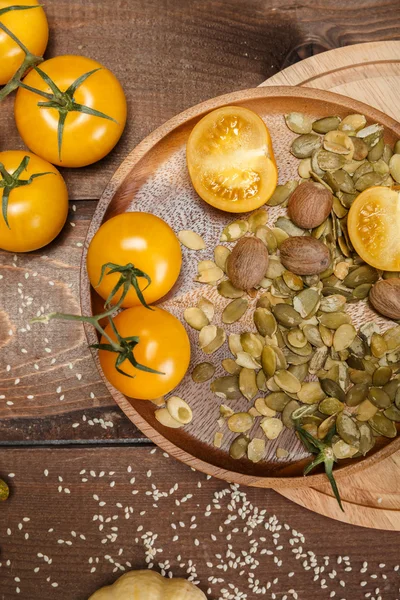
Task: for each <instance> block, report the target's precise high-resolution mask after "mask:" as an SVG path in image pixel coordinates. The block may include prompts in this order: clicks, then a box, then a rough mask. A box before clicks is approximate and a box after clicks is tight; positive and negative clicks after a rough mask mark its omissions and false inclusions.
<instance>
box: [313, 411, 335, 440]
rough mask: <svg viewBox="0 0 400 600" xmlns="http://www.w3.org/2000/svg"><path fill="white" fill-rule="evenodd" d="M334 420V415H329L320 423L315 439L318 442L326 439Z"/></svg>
mask: <svg viewBox="0 0 400 600" xmlns="http://www.w3.org/2000/svg"><path fill="white" fill-rule="evenodd" d="M336 419H337V416H336V415H331V416H330V417H328V418H327V419H325V420H324V421H322V423H321V424H320V425H319V426H318V429H317V437H318V439H319V440H323V439H324V438H326V436H327V435H328V433H329V432H330V431H331V429H332V427H333V426H334V425H335V423H336Z"/></svg>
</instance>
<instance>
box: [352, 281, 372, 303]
mask: <svg viewBox="0 0 400 600" xmlns="http://www.w3.org/2000/svg"><path fill="white" fill-rule="evenodd" d="M371 287H372V283H361V284H360V285H358V286H357V287H355V288H354V290H353V297H354V298H357V300H364V299H365V298H367V296H368V294H369V292H370V289H371Z"/></svg>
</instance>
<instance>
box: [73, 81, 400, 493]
mask: <svg viewBox="0 0 400 600" xmlns="http://www.w3.org/2000/svg"><path fill="white" fill-rule="evenodd" d="M226 105H233V106H234V105H240V106H244V107H246V108H249V109H251V110H253V111H255V112H256V113H257V114H258V115H260V116H261V117H262V118H263V119H264V121H265V122H266V124H267V126H268V128H269V131H270V134H271V138H272V140H273V144H274V152H275V155H276V157H277V165H278V170H279V181H280V182H281V183H283V182H285V181H288V180H291V179H293V178H296V177H297V176H298V171H297V169H298V161H297V160H296V159H295V158H294V157H293V156H292V155H291V154H290V152H289V147H290V143H291V139H294V138H295V134H293V133H291V132H290V131H289V129H288V128H286V126H285V125H284V115H285V114H287V113H290V112H292V111H300V112H305V113H307V114H308V115H310V116H311V117H312V118H313V119H317V118H321V117H326V116H329V115H332V114H337V115H339V116H340V117H341V118H343V117H344V116H346V115H348V114H351V113H361V114H364V115H365V116H366V118H367V122H368V123H380V124H382V125H383V126H384V127H385V141H386V143H388V144H390V145H391V146H392V145H393V144H394V143H395V141H397V139H398V138H399V137H400V125H399V123H397V122H396V121H394V120H393V119H392V118H390V117H388V116H387V115H385V114H384V113H382V112H379V111H377V110H375V109H373V108H371V107H369V106H367V105H366V104H362V103H360V102H357V101H355V100H351V99H349V98H346V97H345V96H338V95H335V94H330V93H327V92H325V91H320V90H310V89H308V88H295V87H292V88H290V87H284V86H283V87H267V88H265V87H260V88H258V89H250V90H244V91H240V92H234V93H232V94H226V95H224V96H220V97H217V98H213V99H211V100H208V101H207V102H203V103H201V104H199V105H197V106H195V107H193V108H191V109H188V110H187V111H184V112H183V113H181V114H180V115H177V116H176V117H174V118H173V119H171V120H170V121H168V122H167V123H165V124H164V125H162V126H161V127H159V128H158V129H156V130H155V131H154V132H153V133H152V134H151V135H150V136H148V137H147V138H146V139H145V140H143V142H141V144H139V145H138V146H137V147H136V148H135V149H134V150H133V151H132V153H131V154H130V155H129V156H128V157H127V159H126V160H125V161H124V162H123V163H122V165H121V167H120V168H119V169H118V171H117V172H116V173H115V175H114V177H113V179H112V181H111V182H110V184H109V185H108V186H107V188H106V189H105V191H104V194H103V196H102V198H101V199H100V202H99V204H98V206H97V208H96V212H95V214H94V216H93V220H92V223H91V226H90V228H89V231H88V236H87V238H86V241H85V249H86V248H87V247H88V245H89V243H90V241H91V239H92V238H93V236H94V235H95V233H96V232H97V231H98V228H99V227H100V226H101V224H102V223H103V222H105V221H107V220H108V219H109V218H111V217H113V216H115V215H118V214H122V213H124V212H126V211H132V210H138V211H144V212H151V213H153V214H155V215H156V216H158V217H161V218H162V219H164V220H165V221H166V222H167V223H168V224H169V225H170V226H171V227H172V228H173V229H174V230H175V232H178V231H180V230H182V229H189V230H192V231H195V232H196V233H198V234H199V235H201V236H202V238H203V240H204V242H205V245H206V249H205V250H204V251H201V252H198V253H194V252H193V251H191V250H187V249H186V248H183V261H182V269H181V273H180V276H179V279H178V281H177V283H176V284H175V286H174V288H173V289H172V290H171V291H170V292H169V294H168V295H167V297H166V298H165V300H164V301H163V302H162V303H161V304H160V306H161V307H162V308H165V309H166V310H168V311H169V312H171V313H172V314H174V315H175V316H177V317H178V319H179V320H180V321H182V322H184V318H183V313H184V309H186V308H188V307H190V306H196V305H197V302H198V300H199V299H200V296H201V295H205V296H206V297H207V298H208V299H209V300H211V301H212V302H213V303H214V306H215V309H216V310H215V313H216V317H215V319H214V320H213V323H214V324H215V325H217V326H223V328H224V330H225V331H226V333H227V335H229V334H231V333H243V332H245V331H249V330H253V329H254V321H253V317H252V315H253V310H254V308H255V305H256V300H257V298H254V299H253V300H252V302H253V305H252V306H251V307H250V310H248V311H247V312H246V314H245V315H244V316H243V318H241V319H240V320H239V321H238V322H237V323H235V324H233V325H232V326H231V327H227V326H226V325H225V324H224V323H223V322H222V321H221V314H222V311H223V309H224V308H225V306H226V305H227V301H226V300H225V299H224V298H222V297H221V296H220V295H219V294H218V293H217V292H216V290H215V288H213V287H211V288H210V287H209V286H204V285H202V284H199V283H196V282H195V277H196V273H197V263H198V260H209V259H212V258H213V252H214V248H215V246H216V245H217V244H218V243H219V240H220V235H221V232H222V230H223V229H224V227H225V226H226V225H227V224H229V223H230V222H231V221H232V215H231V214H230V213H223V212H222V211H218V210H216V209H213V208H211V207H209V206H208V205H207V204H206V203H204V202H203V201H201V200H200V199H199V197H198V196H197V194H196V192H195V191H194V189H193V186H192V183H191V181H190V178H189V176H188V173H187V168H186V144H187V140H188V137H189V135H190V133H191V131H192V130H193V127H194V126H195V124H196V123H197V122H198V121H199V120H200V119H201V118H202V117H203V116H204V115H205V114H207V113H208V112H209V111H211V110H213V109H216V108H219V107H221V106H226ZM282 214H286V209H283V208H281V207H279V206H278V207H269V208H268V219H269V222H270V223H274V222H275V220H276V218H277V217H278V216H280V215H282ZM232 247H233V244H231V248H232ZM84 257H85V252H84ZM260 294H261V292H260ZM81 297H82V306H83V310H84V312H85V314H89V313H90V311H91V305H92V302H93V294H92V291H91V288H90V285H89V280H88V276H87V272H86V269H85V268H83V269H82V273H81ZM349 310H350V312H351V314H352V318H353V321H354V324H355V325H356V326H360V325H361V324H363V323H365V322H366V321H369V320H375V321H377V323H378V324H379V326H380V327H382V331H384V330H385V329H387V328H388V327H390V326H391V325H392V322H391V321H389V320H387V319H384V318H382V317H379V316H378V315H377V314H376V313H375V312H374V311H372V310H371V309H370V308H369V307H368V306H367V305H366V304H365V303H358V304H357V305H354V307H352V308H351V309H350V308H349ZM185 326H186V330H187V333H188V336H189V339H190V342H191V353H192V355H191V364H190V366H189V370H188V372H187V373H186V376H185V378H184V379H183V380H182V382H181V383H180V384H179V385H178V386H177V387H176V388H175V389H174V391H173V393H174V394H177V395H178V396H180V397H182V398H184V399H185V400H186V401H188V402H189V404H190V406H191V408H192V410H193V421H192V422H191V424H189V425H187V426H186V427H184V428H182V429H171V428H167V427H164V426H163V425H161V424H160V423H159V422H158V421H157V420H156V418H155V414H154V412H155V407H154V405H152V404H150V403H148V402H143V401H142V400H135V399H132V398H128V397H126V396H124V395H123V394H122V393H120V392H119V391H117V390H116V389H114V388H113V387H112V386H111V385H110V384H109V383H108V382H107V381H106V380H105V383H106V385H107V386H108V388H109V390H110V392H111V394H112V395H113V397H114V399H115V401H116V402H117V404H118V405H119V406H120V408H122V410H123V411H124V412H125V414H126V415H127V416H128V417H129V418H130V419H131V420H132V422H133V423H135V425H137V427H138V428H139V429H140V430H141V431H143V432H144V433H145V435H147V436H148V437H149V438H150V439H151V440H152V441H153V442H155V443H156V444H157V445H159V446H161V448H163V449H164V450H166V451H167V452H168V453H169V454H172V455H173V456H174V457H175V458H178V459H179V460H182V461H183V462H185V463H186V464H189V465H191V466H192V467H194V468H196V469H198V470H200V471H203V472H205V473H207V474H209V475H213V476H215V477H220V478H222V479H225V480H227V481H233V482H236V483H241V484H245V485H252V486H253V485H254V486H260V487H275V488H277V487H280V486H283V487H288V486H301V485H305V479H304V477H303V469H304V463H303V462H302V461H303V460H304V459H305V457H306V454H305V452H304V447H303V445H302V444H301V443H300V441H299V440H298V438H297V437H296V436H295V434H294V432H293V431H290V430H288V429H285V430H284V431H283V433H282V434H281V435H280V436H279V438H278V439H277V440H276V441H275V442H269V443H268V444H267V447H266V453H265V456H264V457H263V460H262V461H260V462H258V463H256V464H254V463H252V462H251V461H249V460H247V459H242V460H240V461H238V460H235V459H233V458H231V457H230V455H229V446H230V444H231V442H232V441H233V439H234V438H235V435H234V434H233V433H232V432H230V431H229V430H228V429H227V428H226V427H223V428H222V431H223V434H224V440H223V443H222V446H221V448H220V449H216V448H215V446H214V444H213V439H214V434H215V432H216V431H217V430H218V429H219V427H218V426H217V420H218V418H219V416H220V414H219V406H220V404H221V401H220V399H219V398H216V396H215V394H213V393H212V391H211V390H210V386H209V384H208V383H207V384H204V385H198V384H196V383H194V382H193V380H192V378H191V376H190V373H191V370H192V369H193V367H194V366H196V365H197V364H199V363H200V362H203V361H204V360H205V355H204V353H203V352H202V351H201V349H200V348H199V346H198V333H197V331H195V330H193V329H192V328H190V327H189V326H187V325H186V324H185ZM87 334H88V339H89V341H90V343H91V344H95V343H96V342H97V336H96V333H95V332H94V331H93V328H88V331H87ZM132 334H134V332H132ZM227 346H228V344H227V343H226V344H224V345H223V346H222V347H221V348H220V349H219V350H218V351H217V352H215V353H214V354H213V355H212V356H208V360H210V361H212V362H213V364H214V365H215V366H216V367H217V368H218V367H219V365H220V361H221V360H222V359H223V358H227V357H229V356H231V353H230V352H229V350H228V348H227ZM94 356H95V359H96V361H97V360H98V359H97V355H96V354H95V353H94ZM220 374H221V375H222V368H220V373H219V372H217V375H220ZM229 406H230V407H231V408H232V409H233V410H234V411H235V412H240V411H246V410H247V408H248V401H247V400H246V399H245V398H244V397H241V398H240V399H238V400H236V401H229ZM249 435H250V436H251V437H253V436H256V437H259V436H261V437H262V436H263V432H262V429H261V428H260V424H259V422H256V423H255V424H254V426H253V427H252V429H251V431H250V432H249ZM278 446H283V447H284V448H286V449H287V450H288V452H289V455H288V457H287V458H286V459H284V460H280V459H277V457H276V448H277V447H278ZM399 448H400V437H399V438H397V439H395V440H392V441H391V442H388V440H383V439H381V440H380V444H377V445H376V447H375V448H374V450H373V451H371V452H370V453H369V455H368V456H367V457H365V458H362V459H359V460H355V459H353V460H348V461H341V462H340V463H339V465H338V467H337V469H336V473H337V476H339V475H340V476H342V477H344V476H345V475H346V474H350V473H352V472H354V470H355V469H360V468H366V467H367V466H368V464H374V463H375V462H377V461H379V460H381V459H382V458H384V457H385V456H389V455H390V454H391V453H393V452H395V451H396V450H397V449H399ZM307 481H308V484H309V485H316V484H317V483H323V482H325V474H323V473H322V471H321V474H319V475H315V474H313V475H310V476H309V477H308V478H307Z"/></svg>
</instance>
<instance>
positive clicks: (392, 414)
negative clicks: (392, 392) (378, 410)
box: [383, 405, 400, 423]
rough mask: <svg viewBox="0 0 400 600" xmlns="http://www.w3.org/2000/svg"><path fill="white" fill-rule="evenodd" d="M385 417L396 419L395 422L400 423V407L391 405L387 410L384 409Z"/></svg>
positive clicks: (391, 419)
mask: <svg viewBox="0 0 400 600" xmlns="http://www.w3.org/2000/svg"><path fill="white" fill-rule="evenodd" d="M383 414H384V415H385V417H387V418H388V419H390V421H395V423H400V409H398V408H397V406H393V405H392V406H389V408H387V409H386V410H384V411H383Z"/></svg>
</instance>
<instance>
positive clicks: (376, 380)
mask: <svg viewBox="0 0 400 600" xmlns="http://www.w3.org/2000/svg"><path fill="white" fill-rule="evenodd" d="M392 375H393V372H392V369H391V368H390V367H378V368H377V369H376V371H374V373H373V374H372V383H373V385H376V386H378V387H382V386H384V385H386V383H389V381H390V380H391V378H392ZM385 393H386V392H385Z"/></svg>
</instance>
